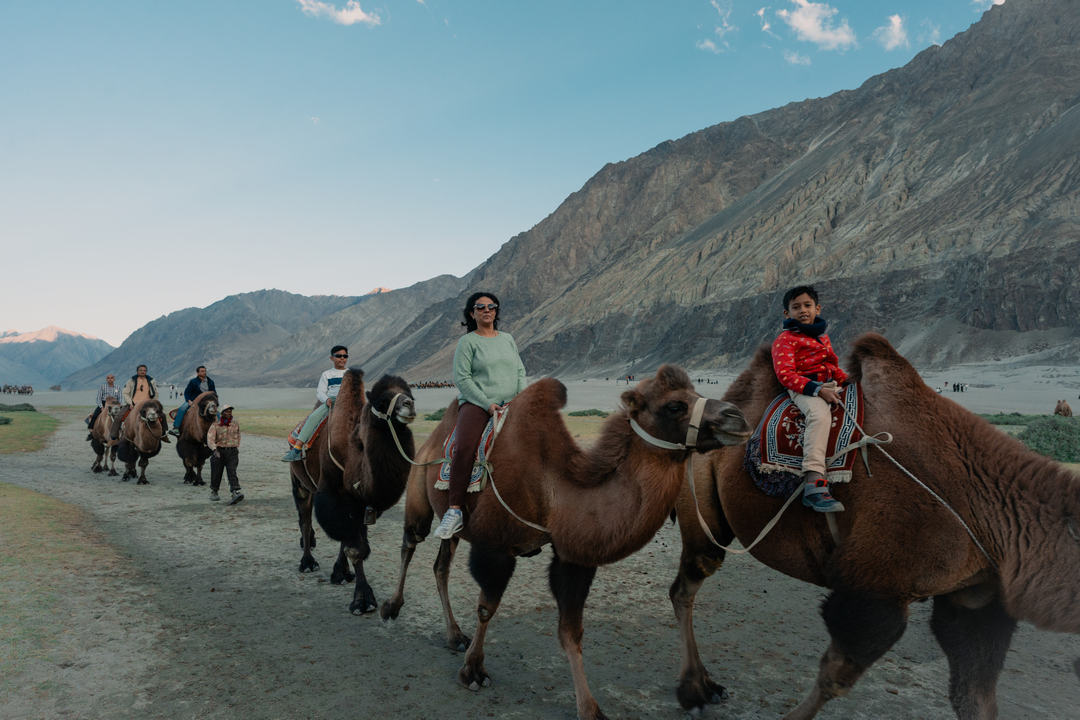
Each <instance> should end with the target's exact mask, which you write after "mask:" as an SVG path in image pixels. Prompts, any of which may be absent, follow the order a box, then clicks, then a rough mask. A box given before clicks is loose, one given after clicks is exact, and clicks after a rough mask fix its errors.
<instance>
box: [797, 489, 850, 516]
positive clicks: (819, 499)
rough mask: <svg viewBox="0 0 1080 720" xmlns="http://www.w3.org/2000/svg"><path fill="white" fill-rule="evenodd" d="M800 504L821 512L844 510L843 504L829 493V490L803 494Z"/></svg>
mask: <svg viewBox="0 0 1080 720" xmlns="http://www.w3.org/2000/svg"><path fill="white" fill-rule="evenodd" d="M802 504H803V505H805V506H806V507H808V508H813V509H814V510H817V511H818V512H822V513H836V512H844V505H843V503H841V502H840V501H839V500H837V499H836V498H834V497H833V496H832V495H830V494H829V491H828V490H826V491H825V492H819V493H813V494H811V495H803V499H802Z"/></svg>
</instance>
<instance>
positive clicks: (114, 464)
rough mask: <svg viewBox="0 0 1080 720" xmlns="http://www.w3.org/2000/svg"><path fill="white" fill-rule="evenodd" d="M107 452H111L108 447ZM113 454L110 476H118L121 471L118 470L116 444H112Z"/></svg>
mask: <svg viewBox="0 0 1080 720" xmlns="http://www.w3.org/2000/svg"><path fill="white" fill-rule="evenodd" d="M105 452H109V451H108V449H106V451H105ZM111 456H112V468H111V469H110V470H109V477H116V476H117V475H119V474H120V473H118V472H116V446H115V445H113V446H112V453H111Z"/></svg>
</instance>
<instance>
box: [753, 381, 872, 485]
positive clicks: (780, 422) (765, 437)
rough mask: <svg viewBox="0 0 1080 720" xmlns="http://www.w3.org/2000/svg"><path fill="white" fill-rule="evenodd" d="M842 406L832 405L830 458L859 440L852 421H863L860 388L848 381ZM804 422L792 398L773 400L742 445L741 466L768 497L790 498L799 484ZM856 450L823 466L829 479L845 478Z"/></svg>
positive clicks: (833, 480)
mask: <svg viewBox="0 0 1080 720" xmlns="http://www.w3.org/2000/svg"><path fill="white" fill-rule="evenodd" d="M840 399H841V403H840V405H834V406H833V408H832V427H831V428H830V429H829V444H828V446H827V447H826V449H825V457H827V458H830V457H832V456H833V455H835V454H836V453H837V452H838V451H840V450H842V449H844V448H845V447H847V446H848V445H849V444H851V443H853V442H856V441H858V440H859V439H860V438H862V433H861V432H859V430H858V428H857V427H856V424H858V425H862V422H863V403H862V386H860V385H848V386H847V387H846V388H844V389H843V390H842V391H841V392H840ZM805 426H806V420H805V418H803V414H802V413H801V412H799V408H798V407H797V406H796V405H795V403H794V402H793V401H792V399H791V397H790V396H789V395H788V394H787V393H784V394H783V395H778V396H777V397H776V399H775V400H773V401H772V402H771V403H770V404H769V407H768V409H767V410H765V414H764V415H762V416H761V422H760V423H758V426H757V429H756V430H754V434H753V435H751V436H750V440H749V441H748V442H747V443H746V457H745V458H744V460H743V467H744V468H745V469H746V471H747V472H748V473H750V477H752V478H753V479H754V484H756V485H757V486H758V488H759V489H761V491H762V492H764V493H765V494H766V495H772V496H774V497H788V496H789V495H791V493H793V492H795V489H796V488H798V487H799V486H800V485H801V484H802V482H803V479H802V474H803V473H802V437H803V430H804V428H805ZM855 455H856V453H854V452H849V453H847V454H845V455H843V456H841V457H838V458H836V459H835V460H833V461H832V462H831V463H829V465H828V467H827V468H826V476H827V479H828V481H829V482H848V481H849V480H851V468H852V466H853V465H854V464H855Z"/></svg>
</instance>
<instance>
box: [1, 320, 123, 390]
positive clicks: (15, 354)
mask: <svg viewBox="0 0 1080 720" xmlns="http://www.w3.org/2000/svg"><path fill="white" fill-rule="evenodd" d="M114 349H115V348H113V346H112V345H110V344H109V343H107V342H105V341H104V340H101V339H99V338H96V337H93V336H92V335H87V334H85V333H80V332H74V331H72V330H65V329H64V328H59V327H56V326H55V325H50V326H49V327H47V328H43V329H41V330H36V331H33V332H25V333H21V332H19V331H17V330H5V331H4V332H3V333H2V334H0V359H2V360H6V361H8V362H6V363H0V372H2V373H3V376H2V377H0V382H5V383H11V384H15V385H24V384H31V385H40V384H42V381H45V382H47V383H49V384H54V383H58V382H60V381H61V380H62V379H63V378H66V377H67V376H68V375H70V374H71V373H73V372H75V371H77V370H81V369H82V368H84V367H86V366H87V365H93V364H94V363H96V362H97V361H98V360H100V359H101V358H103V357H105V356H106V355H108V354H109V353H111V352H112V351H113V350H114ZM27 369H31V370H32V371H33V372H32V377H25V378H24V377H22V376H28V375H31V373H28V372H27ZM9 375H10V377H9Z"/></svg>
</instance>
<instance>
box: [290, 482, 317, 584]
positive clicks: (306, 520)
mask: <svg viewBox="0 0 1080 720" xmlns="http://www.w3.org/2000/svg"><path fill="white" fill-rule="evenodd" d="M289 477H290V479H291V480H292V496H293V503H294V504H295V505H296V514H297V515H298V516H299V525H300V549H301V550H302V551H303V555H301V556H300V572H302V573H305V572H314V571H315V570H318V569H319V563H318V562H317V561H316V560H315V556H314V555H312V554H311V549H312V548H313V547H315V528H314V527H312V523H311V505H312V500H313V498H312V494H311V493H309V492H306V491H305V490H304V489H303V488H302V487H301V485H300V481H299V480H297V478H296V475H293V474H292V472H290V473H289Z"/></svg>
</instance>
